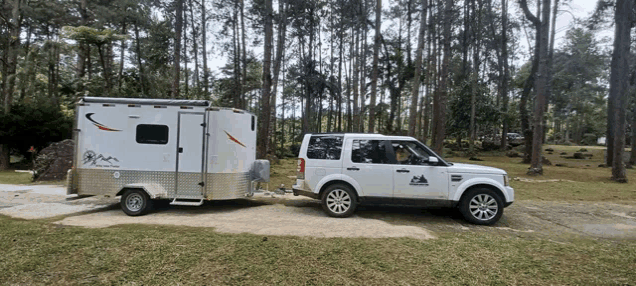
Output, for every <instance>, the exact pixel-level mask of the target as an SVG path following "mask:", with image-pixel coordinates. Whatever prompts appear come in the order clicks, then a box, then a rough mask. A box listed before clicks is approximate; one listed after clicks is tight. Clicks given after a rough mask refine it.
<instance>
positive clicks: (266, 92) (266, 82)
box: [258, 0, 273, 158]
mask: <svg viewBox="0 0 636 286" xmlns="http://www.w3.org/2000/svg"><path fill="white" fill-rule="evenodd" d="M272 13H273V12H272V0H265V39H264V47H263V57H264V59H263V91H262V95H261V112H260V118H259V119H260V120H259V121H260V126H259V128H258V131H259V132H258V135H259V136H258V157H259V158H265V156H266V155H267V152H268V145H269V138H267V135H268V134H269V119H270V112H271V110H270V106H269V102H270V99H269V97H270V91H271V88H272V75H271V65H272V40H273V27H272V25H273V23H272Z"/></svg>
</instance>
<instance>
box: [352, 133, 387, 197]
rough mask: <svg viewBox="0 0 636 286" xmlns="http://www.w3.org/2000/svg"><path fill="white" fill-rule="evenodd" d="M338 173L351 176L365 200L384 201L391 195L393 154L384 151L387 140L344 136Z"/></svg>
mask: <svg viewBox="0 0 636 286" xmlns="http://www.w3.org/2000/svg"><path fill="white" fill-rule="evenodd" d="M345 144H346V145H345V150H348V151H349V150H350V152H347V153H346V156H345V158H344V161H343V166H342V174H343V175H346V176H349V177H351V178H352V179H354V180H355V181H356V182H358V184H359V185H360V188H361V190H360V191H361V193H360V194H359V195H360V196H361V197H365V198H364V199H365V201H367V202H369V201H371V202H372V201H374V200H376V199H377V200H381V201H382V202H384V203H388V202H390V201H391V198H392V197H393V165H391V162H393V163H395V158H394V157H393V156H391V155H390V154H389V153H388V151H389V149H390V146H391V145H390V144H391V142H390V141H388V140H375V139H360V138H348V139H347V140H346V143H345Z"/></svg>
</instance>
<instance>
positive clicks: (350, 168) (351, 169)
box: [347, 167, 360, 171]
mask: <svg viewBox="0 0 636 286" xmlns="http://www.w3.org/2000/svg"><path fill="white" fill-rule="evenodd" d="M347 170H349V171H360V168H358V167H349V168H347Z"/></svg>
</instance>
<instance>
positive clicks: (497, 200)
mask: <svg viewBox="0 0 636 286" xmlns="http://www.w3.org/2000/svg"><path fill="white" fill-rule="evenodd" d="M459 210H460V211H461V213H462V215H464V218H465V219H466V220H467V221H468V222H471V223H474V224H480V225H492V224H494V223H496V222H497V221H499V219H500V218H501V216H502V215H503V201H502V199H501V197H500V196H499V195H498V194H497V193H496V192H494V191H493V190H491V189H487V188H478V189H473V190H470V191H468V193H466V195H465V196H464V197H463V199H462V201H461V202H460V205H459Z"/></svg>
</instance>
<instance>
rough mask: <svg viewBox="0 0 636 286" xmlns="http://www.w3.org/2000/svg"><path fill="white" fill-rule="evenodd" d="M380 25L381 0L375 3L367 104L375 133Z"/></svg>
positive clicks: (370, 128) (370, 130)
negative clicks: (371, 65) (369, 93)
mask: <svg viewBox="0 0 636 286" xmlns="http://www.w3.org/2000/svg"><path fill="white" fill-rule="evenodd" d="M381 25H382V0H376V4H375V35H374V36H375V37H374V40H373V67H372V69H373V70H372V71H371V72H372V76H371V102H370V104H369V133H375V100H376V96H377V92H378V57H379V53H380V36H381V35H380V31H381V29H380V28H381Z"/></svg>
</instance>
